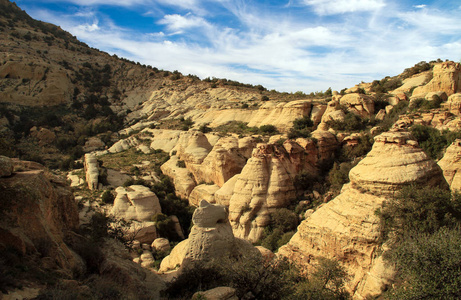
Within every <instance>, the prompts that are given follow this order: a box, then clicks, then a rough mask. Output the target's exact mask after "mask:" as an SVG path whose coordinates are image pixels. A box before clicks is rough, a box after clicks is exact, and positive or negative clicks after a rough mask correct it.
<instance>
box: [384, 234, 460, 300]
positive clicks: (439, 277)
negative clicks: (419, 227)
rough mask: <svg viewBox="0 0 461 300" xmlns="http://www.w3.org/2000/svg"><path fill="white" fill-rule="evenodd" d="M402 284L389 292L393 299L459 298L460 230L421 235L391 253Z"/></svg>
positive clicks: (408, 240) (406, 241) (389, 296)
mask: <svg viewBox="0 0 461 300" xmlns="http://www.w3.org/2000/svg"><path fill="white" fill-rule="evenodd" d="M391 260H392V261H393V262H395V264H396V267H397V270H398V273H399V276H398V279H399V281H400V282H401V284H399V285H397V286H396V288H395V289H393V290H390V291H389V292H388V293H387V296H388V298H390V299H460V297H461V265H460V262H461V231H460V230H459V229H448V228H441V229H439V230H438V231H436V232H435V233H434V234H421V233H418V234H416V235H415V236H414V237H410V238H408V239H406V240H405V241H403V242H402V244H401V245H400V246H399V247H398V248H397V249H396V250H395V251H394V252H393V253H392V256H391Z"/></svg>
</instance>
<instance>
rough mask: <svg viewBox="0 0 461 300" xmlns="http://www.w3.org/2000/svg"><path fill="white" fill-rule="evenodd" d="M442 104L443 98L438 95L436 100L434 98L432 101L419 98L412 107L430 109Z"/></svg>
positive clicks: (414, 108)
mask: <svg viewBox="0 0 461 300" xmlns="http://www.w3.org/2000/svg"><path fill="white" fill-rule="evenodd" d="M441 104H442V99H441V98H439V97H437V99H436V100H432V101H429V100H426V99H423V98H419V99H416V100H414V101H413V102H412V106H411V108H412V109H413V110H430V109H435V108H440V105H441Z"/></svg>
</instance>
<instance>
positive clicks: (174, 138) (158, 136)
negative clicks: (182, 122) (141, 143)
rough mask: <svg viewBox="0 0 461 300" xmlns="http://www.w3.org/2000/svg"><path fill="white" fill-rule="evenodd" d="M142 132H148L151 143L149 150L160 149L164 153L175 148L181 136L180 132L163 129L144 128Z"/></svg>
mask: <svg viewBox="0 0 461 300" xmlns="http://www.w3.org/2000/svg"><path fill="white" fill-rule="evenodd" d="M144 131H146V132H150V133H151V134H152V135H153V137H152V142H151V144H150V148H151V149H161V150H163V151H165V152H170V151H171V150H173V148H174V147H175V146H176V144H177V143H178V140H179V136H180V135H181V132H182V131H180V130H164V129H149V128H146V129H145V130H144Z"/></svg>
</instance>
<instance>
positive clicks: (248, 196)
mask: <svg viewBox="0 0 461 300" xmlns="http://www.w3.org/2000/svg"><path fill="white" fill-rule="evenodd" d="M302 154H303V155H304V154H306V155H305V156H306V158H304V159H298V160H297V159H295V157H296V156H300V155H301V153H296V154H294V155H291V154H289V153H288V152H287V150H286V149H285V148H284V147H283V146H280V145H277V144H258V145H257V147H256V148H255V149H254V150H253V155H252V157H251V158H250V159H249V160H248V162H247V164H246V165H245V167H244V168H243V170H242V173H240V175H238V177H237V180H236V182H235V185H234V191H233V194H232V196H231V198H230V201H229V220H230V222H231V224H232V228H233V231H234V234H235V236H237V237H240V238H245V239H248V240H250V241H257V240H258V239H260V237H261V235H262V232H263V231H264V228H265V227H266V226H267V225H268V224H269V222H270V212H271V211H274V210H275V209H277V208H282V207H286V206H287V205H288V203H289V202H290V201H291V200H292V199H294V198H295V197H296V190H295V187H294V185H293V179H294V177H295V176H296V174H297V173H298V172H299V171H301V170H309V171H310V172H316V169H315V167H314V166H312V165H310V164H309V159H308V158H307V157H308V155H307V153H305V152H302ZM292 157H293V159H291V158H292ZM216 193H219V191H218V192H216Z"/></svg>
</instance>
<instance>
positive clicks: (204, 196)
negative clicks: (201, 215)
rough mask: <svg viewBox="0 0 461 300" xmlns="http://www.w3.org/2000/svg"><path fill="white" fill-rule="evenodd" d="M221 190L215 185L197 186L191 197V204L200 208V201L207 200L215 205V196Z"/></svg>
mask: <svg viewBox="0 0 461 300" xmlns="http://www.w3.org/2000/svg"><path fill="white" fill-rule="evenodd" d="M217 190H219V186H217V185H215V184H211V185H210V184H200V185H197V186H196V187H195V188H194V189H193V190H192V192H191V193H190V195H189V204H190V205H193V206H199V204H200V201H202V200H206V201H207V202H209V203H215V202H216V201H215V198H214V195H215V193H216V191H217Z"/></svg>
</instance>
